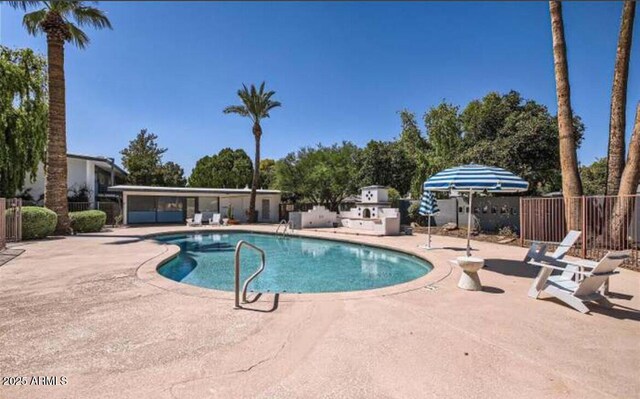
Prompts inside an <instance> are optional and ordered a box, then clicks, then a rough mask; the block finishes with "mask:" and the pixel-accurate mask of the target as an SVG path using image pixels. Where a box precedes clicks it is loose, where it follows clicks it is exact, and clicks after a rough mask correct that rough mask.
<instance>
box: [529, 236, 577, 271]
mask: <svg viewBox="0 0 640 399" xmlns="http://www.w3.org/2000/svg"><path fill="white" fill-rule="evenodd" d="M581 234H582V232H580V231H577V230H571V231H569V233H567V235H566V236H565V237H564V238H563V239H562V242H561V243H560V244H558V247H557V248H556V250H555V251H553V253H551V254H550V255H547V253H546V252H547V244H545V243H541V242H537V241H534V242H533V243H532V244H531V247H530V248H529V252H527V255H526V256H525V257H524V261H525V262H529V261H530V260H532V259H533V260H536V261H540V260H545V261H547V262H548V263H551V264H554V261H557V260H559V259H562V258H564V256H565V255H566V254H567V252H569V250H570V249H571V247H573V246H574V244H575V243H576V242H577V241H578V238H580V235H581Z"/></svg>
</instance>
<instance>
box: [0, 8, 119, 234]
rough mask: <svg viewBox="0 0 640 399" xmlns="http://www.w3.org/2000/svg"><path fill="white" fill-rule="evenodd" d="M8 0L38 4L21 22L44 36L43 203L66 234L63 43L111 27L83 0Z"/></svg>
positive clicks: (83, 42) (82, 43)
mask: <svg viewBox="0 0 640 399" xmlns="http://www.w3.org/2000/svg"><path fill="white" fill-rule="evenodd" d="M8 3H9V4H10V5H11V6H12V7H14V8H20V9H22V10H24V11H27V10H28V9H30V8H33V7H39V8H38V9H37V10H36V11H32V12H29V13H27V14H25V15H24V17H23V19H22V24H23V25H24V27H25V28H26V30H27V32H29V34H31V35H34V36H36V35H39V34H44V35H45V36H46V37H47V57H48V62H47V65H48V78H49V115H48V124H47V126H48V134H47V152H46V154H47V161H46V180H45V194H44V203H45V206H46V207H47V208H49V209H51V210H52V211H54V212H55V213H56V214H58V222H57V225H56V233H57V234H67V233H68V232H69V227H70V224H69V223H70V222H69V209H68V204H67V127H66V119H67V118H66V107H67V106H66V99H65V76H64V45H65V43H67V42H71V43H73V44H74V45H76V46H77V47H79V48H81V49H82V48H85V47H86V46H87V45H88V44H89V37H88V36H87V34H86V33H85V32H84V31H83V30H82V29H81V28H83V27H87V26H88V27H92V28H96V29H103V28H111V23H110V22H109V19H108V18H107V17H106V16H105V14H104V12H102V11H101V10H99V9H97V8H95V7H91V6H88V5H86V4H85V2H83V1H72V0H55V1H53V0H50V1H33V0H22V1H9V2H8Z"/></svg>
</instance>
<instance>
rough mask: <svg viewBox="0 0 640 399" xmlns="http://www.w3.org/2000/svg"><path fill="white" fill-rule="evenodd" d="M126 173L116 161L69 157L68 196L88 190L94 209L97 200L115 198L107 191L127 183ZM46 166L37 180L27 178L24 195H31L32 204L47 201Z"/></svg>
mask: <svg viewBox="0 0 640 399" xmlns="http://www.w3.org/2000/svg"><path fill="white" fill-rule="evenodd" d="M126 178H127V172H126V171H124V170H123V169H122V168H121V167H119V166H118V165H116V163H115V161H114V159H113V158H107V157H102V156H92V155H81V154H67V188H68V189H69V195H70V196H72V195H73V194H74V193H77V192H79V191H80V190H86V194H87V197H88V198H87V199H88V201H89V203H90V204H91V205H92V206H93V205H95V203H96V202H97V201H103V200H106V199H110V198H111V197H113V195H112V194H109V193H108V192H107V188H108V187H109V186H113V185H117V184H121V183H124V181H125V180H126ZM44 184H45V175H44V165H43V164H42V163H40V165H38V171H37V173H36V178H35V180H34V181H31V178H30V176H27V177H26V178H25V182H24V187H23V191H22V192H23V193H25V192H26V193H28V195H29V196H30V197H31V198H32V201H33V202H34V203H36V204H40V203H41V202H42V200H43V199H44Z"/></svg>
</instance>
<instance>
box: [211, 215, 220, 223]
mask: <svg viewBox="0 0 640 399" xmlns="http://www.w3.org/2000/svg"><path fill="white" fill-rule="evenodd" d="M209 224H210V225H211V226H220V214H219V213H214V214H213V215H212V216H211V219H209Z"/></svg>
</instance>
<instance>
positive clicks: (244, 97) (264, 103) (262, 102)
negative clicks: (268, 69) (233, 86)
mask: <svg viewBox="0 0 640 399" xmlns="http://www.w3.org/2000/svg"><path fill="white" fill-rule="evenodd" d="M275 93H276V92H275V91H273V90H271V91H268V92H265V82H262V83H261V84H260V86H259V87H258V88H256V85H253V84H252V85H250V86H249V87H247V85H246V84H244V83H243V84H242V88H241V89H240V90H238V93H237V94H238V97H239V98H240V100H241V101H242V104H243V105H237V106H231V107H227V108H226V109H225V110H224V112H225V113H226V114H230V113H236V114H240V115H242V116H248V117H250V118H251V120H252V121H253V122H258V123H259V122H260V119H262V118H269V111H270V110H272V109H274V108H277V107H280V106H282V104H281V103H280V102H279V101H272V100H271V97H273V95H274V94H275ZM239 109H241V110H242V111H241V112H240V111H239Z"/></svg>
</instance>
